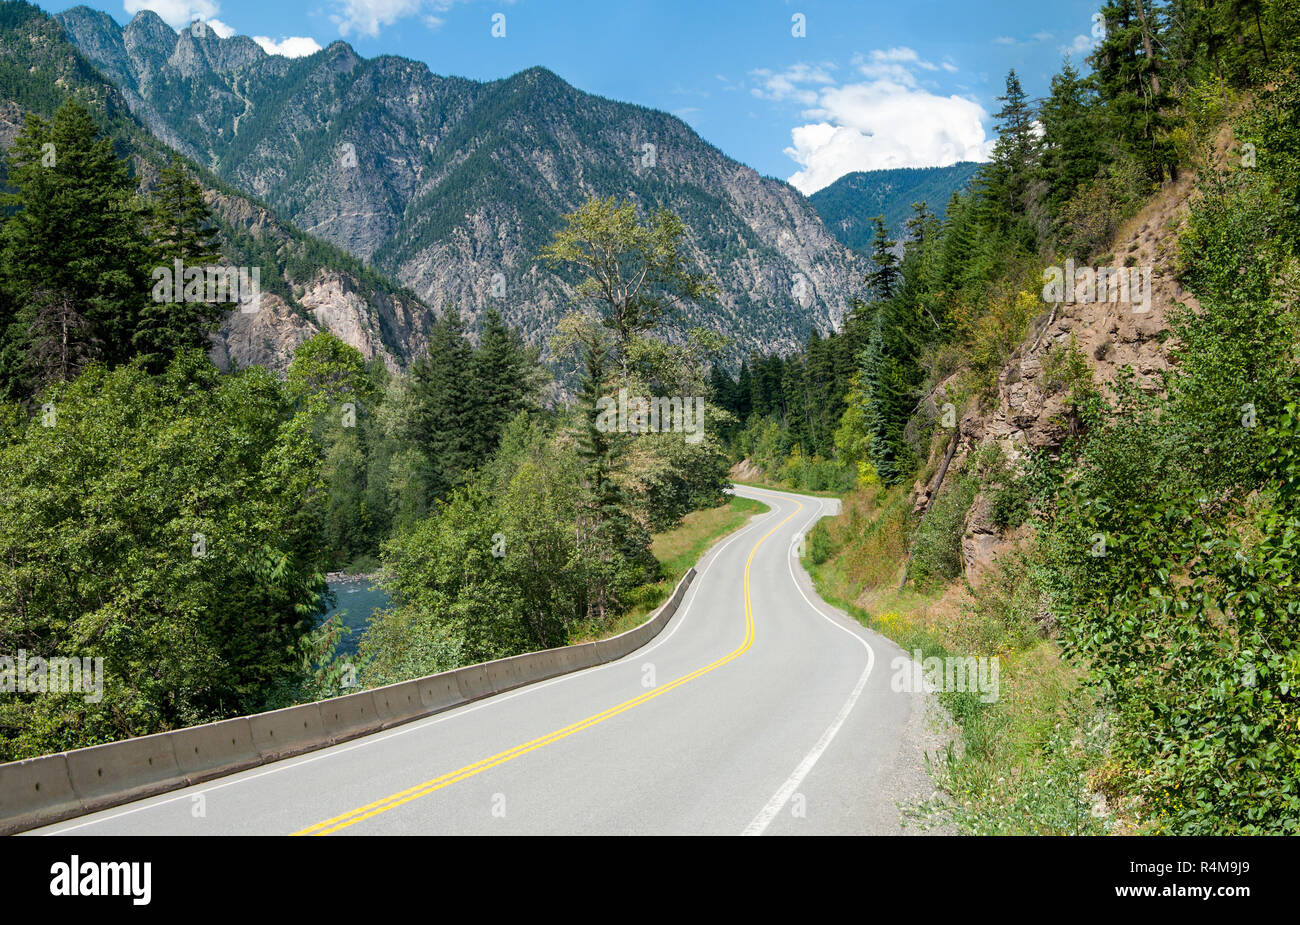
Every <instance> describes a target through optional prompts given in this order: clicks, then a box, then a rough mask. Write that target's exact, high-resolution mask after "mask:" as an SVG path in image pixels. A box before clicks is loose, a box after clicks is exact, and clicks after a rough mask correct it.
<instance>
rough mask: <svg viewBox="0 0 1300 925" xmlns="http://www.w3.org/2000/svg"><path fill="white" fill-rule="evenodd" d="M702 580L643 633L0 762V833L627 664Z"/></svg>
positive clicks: (680, 592)
mask: <svg viewBox="0 0 1300 925" xmlns="http://www.w3.org/2000/svg"><path fill="white" fill-rule="evenodd" d="M694 578H695V569H690V570H688V571H687V573H686V575H685V576H683V577H682V580H681V581H680V582H678V584H677V587H675V588H674V589H673V592H672V594H671V595H669V597H668V600H667V601H665V602H664V604H663V605H662V606H661V607H660V608H659V609H658V610H656V611H655V612H654V613H653V614H651V615H650V617H649V619H647V620H646V621H645V622H644V623H642V624H641V625H640V626H638V627H635V628H634V629H631V630H628V631H627V632H625V633H620V634H619V635H618V636H614V637H612V638H610V639H602V640H599V641H597V642H586V643H582V644H580V645H576V646H561V647H559V648H555V649H545V650H543V651H541V652H529V653H526V654H524V655H515V656H512V657H511V658H504V659H498V660H497V661H493V662H485V663H483V664H480V665H469V666H467V667H465V668H457V669H456V670H454V671H444V672H441V673H440V674H435V675H429V676H427V677H424V678H416V679H415V680H413V681H402V682H400V683H397V684H390V685H387V686H385V687H380V688H375V689H373V690H367V691H361V692H359V693H356V694H346V695H344V696H342V697H332V698H330V699H329V700H321V701H317V702H316V703H308V704H302V705H300V706H296V707H286V708H285V709H282V710H272V711H270V712H267V713H257V714H254V715H252V716H240V717H236V718H234V719H228V720H222V721H220V722H216V723H207V724H206V725H203V726H191V727H188V728H186V729H177V730H175V731H173V732H162V733H158V734H157V735H150V736H141V737H139V738H135V739H124V740H123V741H121V742H112V743H109V744H107V745H96V746H92V747H90V748H79V749H76V750H75V751H71V752H63V753H60V754H57V755H43V756H41V757H39V758H30V759H27V760H25V761H14V762H9V763H8V764H0V834H10V833H13V832H21V831H25V830H26V829H31V828H35V827H37V826H42V825H49V824H51V823H54V822H60V821H62V820H64V819H70V818H72V817H75V816H79V815H82V814H84V813H89V812H95V811H97V810H100V809H105V808H107V807H109V806H116V805H118V804H120V803H129V802H131V801H132V800H139V799H143V798H145V797H147V796H153V795H154V794H157V793H163V792H165V791H167V790H174V789H176V788H178V787H184V786H186V785H189V784H197V783H202V782H203V781H207V780H211V779H213V778H216V777H221V776H224V775H226V774H233V773H235V772H237V771H242V770H245V769H246V768H251V767H256V766H257V765H259V764H265V763H268V762H272V761H279V760H280V759H282V758H289V757H292V756H293V755H300V754H302V753H304V752H309V751H314V750H316V749H318V748H325V747H326V746H329V745H333V744H334V743H336V742H342V741H346V740H348V739H353V738H356V737H358V736H363V735H366V734H368V733H371V732H377V731H379V730H381V729H387V728H389V727H391V726H396V725H399V724H401V723H408V722H411V721H412V720H416V719H421V718H422V717H425V716H430V715H432V714H434V713H439V712H441V711H443V710H448V709H451V708H452V707H457V706H460V705H462V704H465V703H469V702H470V701H473V700H478V699H480V698H483V697H488V696H491V695H492V694H495V693H500V692H501V691H507V690H512V689H514V688H517V687H522V686H524V685H526V684H532V683H536V682H537V681H542V680H546V679H548V678H554V677H558V676H560V675H563V674H568V673H570V672H574V671H581V670H583V669H585V668H594V667H595V666H597V665H602V664H605V663H608V662H612V661H615V660H617V659H620V658H623V657H624V656H626V655H628V654H630V653H631V652H633V651H635V650H636V649H639V648H640V647H641V646H643V645H645V644H646V643H647V642H649V641H650V640H651V639H653V638H654V637H655V636H657V635H658V634H659V633H660V632H661V631H662V630H663V628H664V627H665V626H667V625H668V622H669V620H671V619H672V616H673V614H674V613H676V611H677V607H678V605H679V604H680V603H681V600H682V597H683V596H684V595H685V593H686V589H687V588H688V587H689V586H690V584H691V582H692V581H693V580H694Z"/></svg>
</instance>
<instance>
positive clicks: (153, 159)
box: [0, 2, 433, 372]
mask: <svg viewBox="0 0 1300 925" xmlns="http://www.w3.org/2000/svg"><path fill="white" fill-rule="evenodd" d="M69 96H71V97H73V98H75V99H77V100H79V101H81V102H82V103H84V104H85V105H86V106H87V108H88V110H89V112H90V114H91V117H92V118H93V119H94V120H95V123H96V125H97V126H98V128H99V129H100V130H101V131H102V132H103V133H104V134H105V135H106V136H107V137H109V138H110V139H111V140H112V143H113V146H114V149H115V151H116V152H117V154H118V155H119V156H126V155H129V158H130V163H129V165H128V166H129V170H128V172H129V174H130V175H131V177H132V185H133V186H134V187H135V188H136V189H138V190H139V191H140V192H142V193H146V194H147V193H149V192H150V191H151V190H153V189H154V187H156V185H157V183H158V180H159V176H160V172H161V170H162V169H163V168H164V167H165V166H166V165H167V164H168V163H169V161H170V159H171V158H172V156H173V154H174V152H173V151H171V150H169V149H168V148H167V147H166V146H165V145H164V144H162V143H161V142H160V141H159V140H158V139H157V138H155V137H154V136H152V135H151V134H150V133H149V132H148V131H146V130H145V128H144V127H143V126H141V125H140V123H139V122H138V121H137V120H136V119H135V118H133V117H132V115H131V113H130V112H129V107H128V106H127V104H126V102H125V100H124V99H123V97H122V94H121V93H119V92H118V91H117V89H116V88H114V87H113V85H112V84H110V83H109V82H108V81H107V80H105V79H104V78H103V77H102V76H101V75H100V74H99V73H98V72H97V71H96V70H95V68H94V67H92V66H91V65H90V64H88V63H87V61H86V60H85V58H84V57H83V56H82V55H81V54H80V53H79V52H78V51H77V49H76V48H74V47H73V46H72V45H71V43H69V42H68V40H67V38H66V36H65V34H64V31H63V29H62V27H61V26H60V25H59V23H58V22H57V21H55V20H54V19H53V18H51V17H49V16H47V15H46V14H44V13H43V12H41V11H40V9H39V8H37V7H35V6H33V5H31V4H27V3H22V2H5V3H2V4H0V145H3V146H4V147H8V146H9V145H10V144H12V141H13V139H14V138H15V137H16V136H17V135H18V133H19V132H20V131H21V130H22V127H23V125H24V121H25V118H26V115H27V114H28V113H34V114H37V115H40V116H42V117H44V118H46V119H48V118H50V117H51V116H52V115H53V114H54V111H55V109H56V108H57V107H58V106H59V104H60V103H61V102H62V101H63V100H65V99H67V98H68V97H69ZM186 170H187V171H188V173H189V174H190V175H191V176H192V177H193V178H194V179H195V181H196V182H198V183H199V185H200V187H201V188H202V190H203V198H204V200H205V203H206V204H207V207H208V208H209V210H210V212H211V217H212V221H213V223H214V226H213V227H214V230H215V231H216V246H217V248H218V250H219V251H220V254H221V258H222V260H221V262H222V264H223V265H226V266H235V267H240V266H242V267H252V266H256V267H257V268H258V270H259V278H260V287H261V291H262V293H263V299H264V301H263V303H262V309H263V310H262V311H259V312H256V313H245V312H232V313H226V314H225V316H224V318H223V319H222V321H221V324H220V326H219V328H218V329H217V331H216V335H217V336H216V338H215V341H214V343H213V345H212V346H213V350H214V351H215V354H214V356H215V359H216V360H217V361H218V362H219V363H220V364H221V365H222V366H224V367H231V366H234V367H242V366H247V365H250V364H253V363H257V364H260V365H265V366H269V367H271V368H272V369H275V370H277V371H280V372H283V370H284V368H285V366H286V365H287V364H288V361H289V357H290V356H291V354H292V351H293V348H294V347H295V346H296V345H297V344H299V343H301V342H302V341H303V340H305V339H306V338H308V337H310V336H311V335H312V334H314V333H315V332H316V331H318V330H320V329H321V328H325V329H327V330H333V331H335V332H336V333H338V334H339V335H340V336H341V337H343V338H345V339H346V340H348V342H349V343H352V344H354V345H355V346H357V347H358V348H359V349H361V350H362V351H363V353H364V354H365V355H366V356H367V357H368V358H369V357H381V358H383V359H384V360H385V361H386V362H387V363H388V364H389V365H390V366H393V367H396V366H397V365H399V363H405V362H406V360H407V359H408V358H409V357H411V356H413V355H415V354H416V353H418V352H419V350H420V349H422V348H423V346H424V343H425V337H426V335H427V333H428V330H429V327H430V326H431V325H432V323H433V313H432V312H431V311H430V310H429V309H428V308H427V307H426V306H425V305H424V304H423V303H422V302H421V301H420V300H419V299H418V298H416V296H415V295H414V294H412V293H411V292H409V291H406V290H403V289H401V288H400V287H397V286H395V285H393V284H392V283H391V282H389V281H388V280H387V279H385V278H384V277H383V276H382V275H380V274H379V273H377V272H375V271H374V270H372V269H370V268H368V267H366V266H364V265H363V264H362V263H361V261H359V260H357V259H356V258H354V257H352V256H350V255H348V254H345V253H343V252H342V251H340V250H339V249H338V248H336V247H333V246H331V245H329V244H327V243H325V242H323V241H321V240H319V239H317V238H313V237H310V236H309V235H306V234H304V233H303V232H302V231H300V230H298V229H297V228H294V227H293V226H292V225H290V224H288V223H287V222H285V221H283V220H282V219H281V218H280V217H279V216H278V215H276V214H275V213H274V212H272V211H271V210H270V209H268V208H267V207H266V206H264V205H262V204H261V203H259V202H257V201H256V200H253V199H250V198H249V197H248V196H246V195H243V194H241V193H239V192H237V191H236V190H235V189H233V188H232V187H230V186H229V185H227V184H226V183H224V182H223V181H221V180H220V179H218V178H217V177H216V176H215V175H213V174H211V173H209V172H207V171H205V170H204V169H203V168H202V167H200V166H198V165H196V164H193V163H191V162H188V161H187V162H186Z"/></svg>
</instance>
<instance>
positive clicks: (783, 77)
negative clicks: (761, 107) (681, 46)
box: [719, 64, 835, 106]
mask: <svg viewBox="0 0 1300 925" xmlns="http://www.w3.org/2000/svg"><path fill="white" fill-rule="evenodd" d="M828 70H829V66H827V65H815V64H796V65H793V66H792V67H788V68H786V69H785V70H784V71H782V72H781V73H779V74H778V73H776V72H774V71H769V70H767V69H766V68H758V69H757V70H754V71H750V74H751V75H752V76H753V77H757V78H758V80H759V82H760V84H761V86H758V87H752V88H751V89H750V91H749V92H750V93H751V94H752V95H754V96H756V97H758V98H759V99H761V100H777V101H779V100H795V101H796V102H798V103H802V104H803V105H805V106H812V105H813V104H814V103H816V102H817V91H816V90H814V89H812V88H811V87H805V86H803V85H804V84H817V85H825V84H832V83H834V82H835V80H834V78H832V77H831V75H830V74H829V73H827V72H828ZM719 79H721V77H720V78H719Z"/></svg>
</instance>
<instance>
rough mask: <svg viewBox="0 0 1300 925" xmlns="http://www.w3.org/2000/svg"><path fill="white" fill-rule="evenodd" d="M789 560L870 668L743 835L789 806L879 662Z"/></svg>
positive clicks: (758, 829)
mask: <svg viewBox="0 0 1300 925" xmlns="http://www.w3.org/2000/svg"><path fill="white" fill-rule="evenodd" d="M821 515H822V502H821V500H820V499H819V500H818V502H817V516H816V517H815V518H813V519H812V521H810V523H813V524H815V523H816V522H817V521H818V520H820V519H821ZM800 535H802V534H800ZM787 559H788V560H789V566H790V578H791V579H792V580H793V581H794V586H795V590H797V591H798V592H799V595H800V596H801V597H802V598H803V599H804V601H806V602H807V604H808V606H809V607H811V608H812V609H813V611H814V612H815V613H816V614H817V615H818V616H819V617H821V618H822V619H823V620H826V621H827V622H828V623H830V624H831V625H832V626H834V627H835V628H836V629H838V630H842V631H843V632H845V633H848V634H849V635H850V636H852V637H853V638H854V639H856V640H857V641H858V642H860V643H862V645H863V646H864V647H865V648H866V650H867V667H866V668H865V669H864V670H863V672H862V675H861V677H859V678H858V683H857V684H856V685H855V686H854V688H853V692H852V693H851V694H849V699H848V700H846V701H844V706H842V707H840V712H839V713H838V714H837V715H836V716H835V719H834V721H833V722H832V723H831V724H830V726H828V727H827V728H826V731H825V732H823V733H822V735H821V738H820V739H818V740H817V744H816V745H814V746H813V747H812V750H811V751H810V752H808V754H807V755H805V756H804V758H803V761H801V762H799V766H798V767H796V768H795V769H794V772H793V773H792V774H791V775H790V776H789V777H788V778H786V781H785V783H784V784H782V785H781V786H780V787H779V788H778V789H777V791H776V793H774V794H773V795H772V799H770V800H768V801H767V805H766V806H764V807H763V808H762V809H761V810H759V813H758V815H757V816H755V817H754V819H753V821H751V822H750V823H749V825H748V826H746V827H745V830H744V831H743V832H741V833H740V834H741V835H762V834H763V832H764V831H766V829H767V827H768V826H769V825H771V824H772V820H773V819H775V818H776V817H777V814H778V813H780V812H781V810H782V809H783V808H784V807H785V804H786V803H787V802H789V800H790V797H791V796H793V795H794V793H795V791H796V790H798V789H799V785H800V784H801V783H803V780H804V778H805V777H807V776H808V773H809V772H810V771H811V770H812V769H813V766H814V765H815V764H817V760H818V759H819V758H821V756H822V753H823V752H825V751H826V749H827V748H828V747H829V746H830V744H831V742H832V740H834V738H835V736H836V734H837V733H838V732H839V731H840V727H841V726H843V725H844V721H845V720H847V719H848V718H849V713H851V712H852V710H853V707H854V705H855V704H856V703H857V702H858V698H859V697H860V696H861V695H862V691H863V690H864V689H865V688H866V686H867V679H868V678H869V677H871V669H872V668H873V667H874V666H875V664H876V653H875V650H874V649H872V648H871V643H869V642H867V641H866V640H865V639H863V638H862V637H861V636H859V635H858V634H857V633H855V632H853V630H851V629H849V628H848V627H847V626H844V625H843V624H841V623H840V621H838V620H836V619H834V618H832V617H830V616H829V615H828V614H826V613H825V612H824V611H823V610H822V609H821V608H820V607H818V606H817V605H816V604H814V603H813V602H812V600H811V599H810V598H809V597H808V595H807V594H805V593H804V590H803V587H802V586H801V585H800V584H799V579H798V577H797V576H796V575H795V573H794V556H793V555H790V556H787Z"/></svg>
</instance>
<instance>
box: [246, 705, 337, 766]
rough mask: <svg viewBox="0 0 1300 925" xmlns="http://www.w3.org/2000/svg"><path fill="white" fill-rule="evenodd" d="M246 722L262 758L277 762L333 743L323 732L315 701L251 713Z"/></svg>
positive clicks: (318, 707)
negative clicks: (266, 711)
mask: <svg viewBox="0 0 1300 925" xmlns="http://www.w3.org/2000/svg"><path fill="white" fill-rule="evenodd" d="M322 703H328V701H322ZM248 725H249V727H250V728H251V729H252V730H253V743H254V744H255V745H256V746H257V750H258V751H259V752H261V754H262V760H263V761H279V760H280V759H281V758H289V757H292V756H293V755H301V754H302V753H303V752H309V751H312V750H313V749H317V748H324V747H325V746H326V745H332V744H333V743H332V742H331V741H330V738H329V736H328V735H327V734H326V732H325V724H324V723H323V722H322V720H321V715H320V705H319V704H316V703H307V704H303V705H302V706H300V707H285V708H284V709H283V710H272V711H271V712H269V713H254V714H253V715H252V716H250V717H248Z"/></svg>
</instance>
